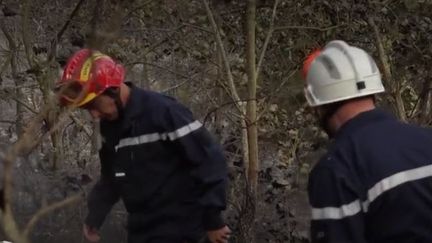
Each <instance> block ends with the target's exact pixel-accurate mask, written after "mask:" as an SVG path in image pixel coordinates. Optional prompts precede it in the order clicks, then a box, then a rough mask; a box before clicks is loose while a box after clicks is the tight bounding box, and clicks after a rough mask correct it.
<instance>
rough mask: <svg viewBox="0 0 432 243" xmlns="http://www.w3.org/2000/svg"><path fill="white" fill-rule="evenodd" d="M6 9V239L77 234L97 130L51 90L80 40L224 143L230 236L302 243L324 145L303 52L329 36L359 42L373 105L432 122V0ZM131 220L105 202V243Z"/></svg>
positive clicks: (2, 132) (148, 1) (0, 76)
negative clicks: (306, 88) (373, 79)
mask: <svg viewBox="0 0 432 243" xmlns="http://www.w3.org/2000/svg"><path fill="white" fill-rule="evenodd" d="M0 10H1V11H0V30H1V31H0V162H1V163H0V179H1V184H0V185H1V187H0V188H3V191H2V193H3V195H4V197H3V198H4V207H3V208H2V209H1V211H0V225H1V226H2V227H1V228H2V230H1V232H0V240H11V241H13V242H15V243H30V242H43V243H49V242H64V243H69V242H70V243H76V242H85V240H84V239H83V236H82V233H81V228H82V221H83V218H84V217H85V215H86V206H85V196H86V193H87V192H88V191H89V189H90V188H91V185H92V184H93V183H94V182H95V181H96V180H97V178H98V174H99V162H98V158H97V155H96V154H97V150H98V144H99V136H98V131H97V127H98V126H97V124H96V123H94V122H92V121H91V119H90V117H89V115H88V114H86V112H83V111H80V110H60V109H59V108H58V107H56V105H55V99H54V97H53V92H52V89H53V85H54V83H55V82H56V80H58V78H59V75H60V74H61V72H62V69H61V68H62V66H63V65H64V64H65V62H66V60H67V58H68V57H69V56H70V55H71V54H72V53H73V52H74V51H76V50H78V49H80V48H82V47H91V48H96V49H99V50H101V51H102V52H105V53H107V54H109V55H111V56H112V57H114V58H115V59H117V60H119V61H120V62H122V63H124V64H125V66H126V68H127V79H128V80H131V81H133V82H134V83H135V84H136V85H138V86H140V87H143V88H146V89H151V90H155V91H160V92H163V93H166V94H168V95H171V96H174V97H176V98H177V99H179V100H180V101H182V102H183V103H184V104H186V105H187V106H188V107H190V108H191V110H192V111H193V112H194V113H195V115H196V117H197V119H199V120H201V121H202V122H203V123H204V124H205V126H206V127H207V128H208V129H209V130H210V131H211V132H212V133H213V134H214V135H215V136H216V137H217V139H218V140H219V141H220V142H221V143H222V144H223V146H224V149H225V152H226V156H227V158H228V161H229V170H230V182H231V183H230V189H229V191H230V193H229V195H228V196H229V208H228V210H227V211H226V212H225V216H226V218H227V221H228V223H229V224H230V227H231V228H232V229H233V231H234V237H233V239H232V241H231V242H238V243H245V242H259V243H261V242H284V243H285V242H289V243H294V242H296V243H297V242H309V241H308V227H309V226H308V224H309V222H308V221H309V206H308V203H307V196H306V185H307V176H308V172H309V171H310V169H311V168H312V166H313V164H314V163H315V162H316V161H317V159H318V158H319V156H320V155H321V154H322V153H323V152H324V151H325V146H326V144H327V138H326V136H325V134H324V133H323V132H321V131H320V129H319V128H318V127H317V126H316V124H315V120H314V117H313V116H312V115H311V114H310V110H309V109H308V108H307V105H306V102H305V99H304V97H303V81H302V80H301V77H300V72H299V70H300V69H301V64H302V61H303V59H304V58H305V56H306V55H307V54H308V53H310V52H311V51H313V50H315V49H317V48H320V47H322V46H323V45H325V43H327V42H328V41H330V40H333V39H341V40H345V41H347V42H348V43H350V44H351V45H355V46H359V47H361V48H364V49H366V50H367V51H368V52H369V53H370V54H371V55H373V57H374V58H375V60H376V61H377V63H378V66H379V67H380V69H381V72H382V75H383V79H384V83H385V87H386V89H387V92H386V94H384V95H381V96H380V97H379V99H378V100H379V103H380V104H381V105H382V106H383V107H385V109H388V110H389V111H391V112H393V113H394V114H395V115H396V116H398V117H399V118H400V119H402V120H404V121H408V122H412V123H417V124H421V125H424V126H430V125H431V122H432V114H431V101H432V94H431V88H432V77H431V76H432V71H431V70H432V69H431V67H430V65H431V64H430V63H431V59H432V45H431V44H430V43H431V42H432V19H431V13H432V1H430V0H376V1H373V0H369V1H365V0H360V1H349V0H333V1H326V0H315V1H312V0H304V1H292V0H243V1H241V0H134V1H132V0H129V1H127V0H50V1H42V0H33V1H32V0H21V1H16V0H0ZM125 217H126V213H125V211H124V209H123V207H122V205H121V204H120V205H118V206H117V207H116V208H115V209H113V211H112V213H111V215H110V216H109V218H108V219H107V220H106V223H105V225H104V226H103V229H102V242H125V240H126V231H125V227H126V222H125Z"/></svg>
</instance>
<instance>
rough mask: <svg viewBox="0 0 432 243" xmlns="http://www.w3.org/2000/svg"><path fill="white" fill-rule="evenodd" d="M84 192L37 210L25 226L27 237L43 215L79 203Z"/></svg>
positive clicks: (24, 232)
mask: <svg viewBox="0 0 432 243" xmlns="http://www.w3.org/2000/svg"><path fill="white" fill-rule="evenodd" d="M83 196H84V194H83V193H79V194H77V195H74V196H72V197H68V198H66V199H64V200H62V201H60V202H56V203H54V204H51V205H49V206H47V207H44V208H41V209H40V210H39V211H38V212H36V213H35V214H34V215H33V216H32V218H31V219H30V221H29V222H28V223H27V225H26V227H25V228H24V231H23V234H24V235H25V236H26V237H29V236H30V233H31V231H32V230H33V228H34V226H35V225H36V223H37V221H38V220H39V219H41V218H42V217H43V216H45V215H47V214H48V213H50V212H52V211H54V210H57V209H59V208H63V207H66V206H69V205H71V204H73V203H77V202H79V201H80V200H82V198H83Z"/></svg>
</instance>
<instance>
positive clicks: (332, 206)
mask: <svg viewBox="0 0 432 243" xmlns="http://www.w3.org/2000/svg"><path fill="white" fill-rule="evenodd" d="M431 176H432V130H431V129H427V128H421V127H417V126H413V125H408V124H404V123H401V122H399V121H397V120H396V119H394V118H393V117H392V116H390V115H388V114H386V113H384V112H382V111H380V110H372V111H368V112H364V113H361V114H359V115H358V116H356V117H354V118H353V119H352V120H349V121H348V122H347V123H346V124H344V125H343V126H342V127H341V129H340V130H339V131H338V132H337V134H336V137H335V141H334V144H333V145H332V146H331V147H330V149H329V151H328V153H327V155H325V156H324V157H323V158H322V159H321V160H320V161H319V163H318V164H317V165H316V166H315V168H314V169H313V170H312V172H311V175H310V179H309V188H308V190H309V199H310V203H311V205H312V222H311V237H312V242H331V243H399V242H400V243H402V242H404V243H406V242H415V243H426V242H427V243H430V242H432V177H431Z"/></svg>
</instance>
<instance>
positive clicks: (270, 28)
mask: <svg viewBox="0 0 432 243" xmlns="http://www.w3.org/2000/svg"><path fill="white" fill-rule="evenodd" d="M278 4H279V0H275V2H274V6H273V13H272V17H271V20H270V26H269V30H268V32H267V36H266V38H265V41H264V45H263V47H262V51H261V55H260V57H259V61H258V64H257V68H256V78H257V79H258V77H259V75H260V73H261V67H262V63H263V60H264V57H265V53H266V50H267V47H268V44H269V43H270V38H271V36H272V34H273V31H274V20H275V18H276V10H277V6H278Z"/></svg>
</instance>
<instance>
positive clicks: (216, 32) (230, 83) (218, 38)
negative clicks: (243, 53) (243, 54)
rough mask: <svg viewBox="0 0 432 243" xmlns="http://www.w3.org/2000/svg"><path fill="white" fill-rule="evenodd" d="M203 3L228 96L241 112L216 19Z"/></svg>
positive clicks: (207, 4) (206, 4)
mask: <svg viewBox="0 0 432 243" xmlns="http://www.w3.org/2000/svg"><path fill="white" fill-rule="evenodd" d="M203 3H204V6H205V9H206V12H207V17H208V19H209V21H210V24H211V26H212V28H213V32H214V35H215V37H216V42H217V44H218V47H219V51H220V53H221V56H222V60H223V63H224V67H225V71H226V75H227V81H228V86H229V88H230V91H231V96H230V97H231V98H232V99H233V100H234V102H235V104H236V107H237V109H238V110H239V111H240V113H242V114H243V109H242V108H241V106H240V104H239V102H240V96H239V95H238V93H237V89H236V87H235V84H234V77H233V75H232V72H231V67H230V64H229V62H228V57H227V54H226V51H225V47H224V44H223V42H222V38H221V35H220V32H219V28H218V26H217V25H216V21H215V19H214V16H213V13H212V11H211V9H210V6H209V3H208V0H203Z"/></svg>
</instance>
